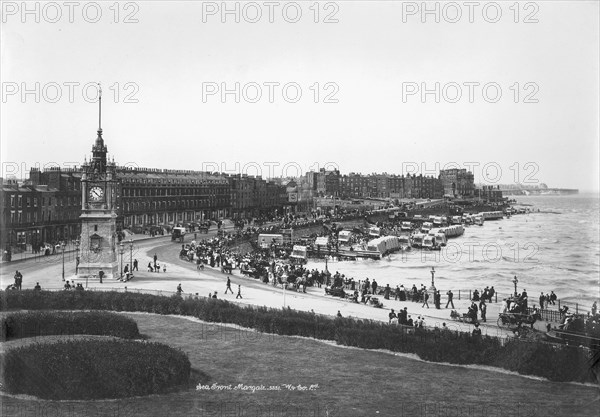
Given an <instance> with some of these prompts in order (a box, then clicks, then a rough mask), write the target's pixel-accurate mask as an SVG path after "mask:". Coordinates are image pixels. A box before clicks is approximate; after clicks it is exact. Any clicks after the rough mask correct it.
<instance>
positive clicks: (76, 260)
mask: <svg viewBox="0 0 600 417" xmlns="http://www.w3.org/2000/svg"><path fill="white" fill-rule="evenodd" d="M80 260H81V258H80V257H79V239H78V240H76V241H75V275H78V274H79V261H80Z"/></svg>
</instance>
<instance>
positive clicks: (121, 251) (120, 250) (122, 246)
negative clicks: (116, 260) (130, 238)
mask: <svg viewBox="0 0 600 417" xmlns="http://www.w3.org/2000/svg"><path fill="white" fill-rule="evenodd" d="M119 253H120V254H121V278H123V254H124V253H125V245H124V244H123V242H119Z"/></svg>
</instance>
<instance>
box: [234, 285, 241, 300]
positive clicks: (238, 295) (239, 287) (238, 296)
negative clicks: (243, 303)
mask: <svg viewBox="0 0 600 417" xmlns="http://www.w3.org/2000/svg"><path fill="white" fill-rule="evenodd" d="M231 293H232V294H233V291H232V292H231ZM238 298H244V297H242V286H241V285H238V293H237V295H236V296H235V299H236V300H237V299H238Z"/></svg>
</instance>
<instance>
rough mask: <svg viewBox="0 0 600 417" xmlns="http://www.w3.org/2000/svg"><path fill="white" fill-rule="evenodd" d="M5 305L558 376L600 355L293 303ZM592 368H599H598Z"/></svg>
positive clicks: (81, 299) (578, 372)
mask: <svg viewBox="0 0 600 417" xmlns="http://www.w3.org/2000/svg"><path fill="white" fill-rule="evenodd" d="M0 295H1V299H0V309H2V310H5V309H27V310H36V309H53V310H62V309H68V310H76V309H81V310H90V309H98V310H116V311H143V312H150V313H157V314H180V315H186V316H193V317H197V318H198V319H200V320H203V321H208V322H220V323H233V324H237V325H240V326H242V327H247V328H252V329H255V330H257V331H260V332H265V333H274V334H279V335H296V336H305V337H312V338H316V339H322V340H331V341H335V342H336V343H337V344H340V345H345V346H356V347H359V348H365V349H388V350H391V351H394V352H403V353H414V354H417V355H418V356H419V357H420V358H422V359H424V360H428V361H432V362H449V363H453V364H479V365H487V366H495V367H500V368H504V369H508V370H511V371H516V372H519V373H521V374H527V375H535V376H540V377H544V378H548V379H550V380H552V381H575V382H596V381H597V379H596V378H597V377H596V374H598V368H599V366H600V364H599V363H598V361H595V362H594V361H593V359H592V355H591V353H590V351H588V350H586V349H581V348H577V347H575V346H566V345H561V346H554V345H549V344H545V343H542V342H527V341H520V340H512V341H510V342H508V343H506V344H505V345H502V344H501V343H500V340H499V339H497V338H493V337H487V336H483V337H479V338H474V337H471V336H470V335H468V334H464V333H459V332H453V331H443V332H442V331H437V330H423V329H416V330H415V329H413V328H410V329H408V328H406V327H402V326H395V325H388V324H384V323H382V322H376V321H372V320H359V319H351V318H331V317H324V316H318V315H315V314H312V313H308V312H302V311H295V310H291V309H290V308H287V309H274V308H267V307H253V306H240V305H237V304H234V303H230V302H227V301H224V300H219V299H208V298H199V299H192V298H182V297H180V296H178V295H174V296H171V297H165V296H155V295H150V294H139V293H131V292H129V293H120V292H114V291H112V292H104V291H97V292H95V291H81V292H80V291H60V292H51V291H38V292H36V291H34V290H24V291H3V292H2V293H1V294H0ZM593 370H595V371H596V374H594V372H593Z"/></svg>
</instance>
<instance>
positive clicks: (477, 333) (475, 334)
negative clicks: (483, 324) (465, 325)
mask: <svg viewBox="0 0 600 417" xmlns="http://www.w3.org/2000/svg"><path fill="white" fill-rule="evenodd" d="M472 334H473V337H477V338H480V337H481V329H480V328H479V323H475V328H474V329H473V333H472Z"/></svg>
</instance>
